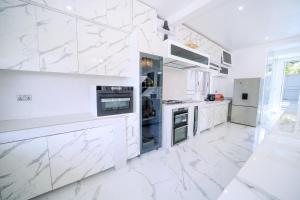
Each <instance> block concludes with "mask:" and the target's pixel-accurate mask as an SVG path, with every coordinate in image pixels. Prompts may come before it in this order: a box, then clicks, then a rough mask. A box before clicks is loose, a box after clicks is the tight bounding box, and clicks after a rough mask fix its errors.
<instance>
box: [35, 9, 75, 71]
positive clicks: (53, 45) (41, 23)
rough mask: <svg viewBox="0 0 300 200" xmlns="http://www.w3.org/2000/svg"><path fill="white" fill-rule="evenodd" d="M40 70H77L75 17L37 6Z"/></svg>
mask: <svg viewBox="0 0 300 200" xmlns="http://www.w3.org/2000/svg"><path fill="white" fill-rule="evenodd" d="M36 25H37V29H38V42H39V58H40V70H41V71H53V72H66V73H75V72H78V67H77V66H78V65H77V55H76V53H77V52H76V50H77V42H76V24H75V18H73V17H69V16H66V15H63V14H60V13H57V12H52V11H49V10H46V9H43V8H39V7H37V22H36Z"/></svg>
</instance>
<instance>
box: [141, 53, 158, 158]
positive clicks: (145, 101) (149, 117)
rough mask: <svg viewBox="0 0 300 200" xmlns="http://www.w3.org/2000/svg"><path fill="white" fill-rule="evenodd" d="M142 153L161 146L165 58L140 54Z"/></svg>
mask: <svg viewBox="0 0 300 200" xmlns="http://www.w3.org/2000/svg"><path fill="white" fill-rule="evenodd" d="M140 83H141V91H140V92H141V94H140V96H141V115H142V117H141V125H142V127H141V153H146V152H148V151H151V150H153V149H158V148H159V147H161V132H162V130H161V127H162V83H163V58H162V57H159V56H154V55H150V54H145V53H141V54H140Z"/></svg>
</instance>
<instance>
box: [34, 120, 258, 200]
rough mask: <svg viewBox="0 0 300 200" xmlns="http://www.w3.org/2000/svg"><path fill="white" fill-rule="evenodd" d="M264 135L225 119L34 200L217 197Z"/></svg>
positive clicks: (188, 198) (139, 199) (210, 198)
mask: <svg viewBox="0 0 300 200" xmlns="http://www.w3.org/2000/svg"><path fill="white" fill-rule="evenodd" d="M260 134H262V136H263V135H264V131H263V129H260V128H253V127H246V126H242V125H237V124H231V123H225V124H222V125H219V126H217V127H215V128H214V129H212V130H209V131H205V132H203V133H202V134H200V135H197V136H195V137H194V138H193V139H190V140H189V141H187V142H183V143H181V144H179V145H177V146H175V147H173V148H171V149H170V150H165V149H160V150H157V151H152V152H150V153H148V154H145V155H142V156H140V157H138V158H135V159H132V160H130V161H129V162H128V165H127V167H126V168H124V169H121V170H115V169H111V170H108V171H106V172H104V173H100V174H98V175H95V176H92V177H90V178H87V179H85V180H82V181H80V182H77V183H74V184H71V185H68V186H66V187H63V188H60V189H58V190H55V191H52V192H50V193H48V194H45V195H42V196H40V197H37V198H35V199H36V200H39V199H43V200H44V199H46V200H59V199H63V200H68V199H70V200H71V199H72V200H74V199H78V200H79V199H85V200H98V199H99V200H100V199H101V200H119V199H124V200H127V199H128V200H141V199H143V200H147V199H153V200H166V199H172V200H177V199H178V200H179V199H180V200H192V199H195V200H196V199H197V200H201V199H209V200H213V199H217V198H218V196H219V195H220V194H221V192H222V191H223V189H224V188H225V187H226V186H227V185H228V184H229V183H230V181H231V180H232V179H233V178H234V177H235V176H236V174H237V172H238V171H239V170H240V168H241V167H242V166H243V165H244V163H245V162H246V161H247V159H248V158H249V157H250V155H251V154H252V152H253V148H254V147H255V146H256V143H257V142H259V141H260V139H261V137H262V136H260Z"/></svg>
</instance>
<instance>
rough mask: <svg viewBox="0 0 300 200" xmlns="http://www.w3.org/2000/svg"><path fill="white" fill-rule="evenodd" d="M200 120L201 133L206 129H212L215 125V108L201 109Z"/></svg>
mask: <svg viewBox="0 0 300 200" xmlns="http://www.w3.org/2000/svg"><path fill="white" fill-rule="evenodd" d="M198 120H199V123H198V126H199V131H204V130H206V129H209V128H212V127H213V125H214V108H213V107H203V108H201V107H200V108H199V117H198Z"/></svg>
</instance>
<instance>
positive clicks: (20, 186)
mask: <svg viewBox="0 0 300 200" xmlns="http://www.w3.org/2000/svg"><path fill="white" fill-rule="evenodd" d="M50 190H52V185H51V175H50V165H49V157H48V148H47V139H46V138H37V139H30V140H23V141H19V142H12V143H7V144H2V145H0V194H1V197H0V199H6V200H10V199H17V200H26V199H30V198H32V197H35V196H38V195H40V194H42V193H45V192H48V191H50Z"/></svg>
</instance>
